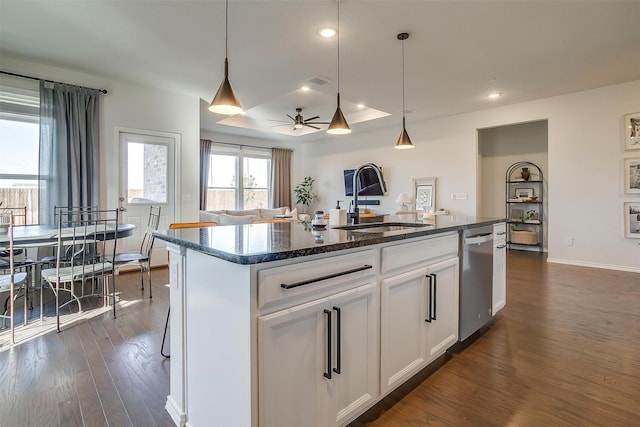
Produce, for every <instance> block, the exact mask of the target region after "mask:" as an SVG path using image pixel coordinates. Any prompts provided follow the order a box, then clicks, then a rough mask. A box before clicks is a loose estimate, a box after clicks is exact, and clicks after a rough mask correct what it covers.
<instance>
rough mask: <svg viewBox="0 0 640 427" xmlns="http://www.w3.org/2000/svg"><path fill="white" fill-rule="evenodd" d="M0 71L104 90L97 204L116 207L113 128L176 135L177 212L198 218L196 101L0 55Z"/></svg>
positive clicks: (198, 139) (101, 112) (198, 122)
mask: <svg viewBox="0 0 640 427" xmlns="http://www.w3.org/2000/svg"><path fill="white" fill-rule="evenodd" d="M0 60H1V62H2V69H3V71H9V72H14V73H19V74H26V75H31V76H34V77H40V78H44V79H48V80H56V81H61V82H65V83H71V84H76V85H82V86H88V87H93V88H100V89H107V90H108V92H109V93H108V94H106V95H100V159H101V164H100V184H101V186H100V204H101V206H102V207H104V208H108V209H114V208H116V207H117V206H118V170H117V168H116V167H115V165H116V164H117V163H116V162H117V158H116V153H117V147H118V141H117V134H116V129H118V128H129V129H132V128H133V129H144V130H150V131H161V132H171V133H176V134H179V135H180V136H181V141H182V153H181V170H182V174H181V177H180V182H181V185H180V189H181V199H182V203H181V210H182V212H183V213H184V215H183V220H196V219H197V217H198V215H197V212H198V197H199V196H198V194H199V193H198V182H199V180H198V168H197V167H196V168H194V167H193V166H192V165H198V164H199V163H198V162H199V160H198V159H199V156H200V147H199V145H200V143H199V141H200V119H199V105H200V104H199V103H200V100H199V99H198V98H194V97H189V96H185V95H181V94H177V93H173V92H166V91H163V90H160V89H157V88H151V87H146V86H140V85H135V84H130V83H124V82H119V81H115V80H111V79H108V78H105V77H101V76H96V75H90V74H86V73H82V72H79V71H74V70H69V69H64V68H60V67H56V66H52V65H48V64H42V63H37V62H34V61H30V60H27V59H24V58H17V57H12V56H7V55H3V56H2V57H0Z"/></svg>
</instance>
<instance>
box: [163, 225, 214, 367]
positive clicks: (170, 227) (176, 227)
mask: <svg viewBox="0 0 640 427" xmlns="http://www.w3.org/2000/svg"><path fill="white" fill-rule="evenodd" d="M216 225H218V223H217V222H213V221H202V222H174V223H173V224H169V230H180V229H185V228H204V227H213V226H216ZM170 314H171V305H169V308H168V309H167V320H166V321H165V323H164V333H163V334H162V344H161V345H160V354H161V355H162V357H164V358H166V359H169V358H171V355H170V354H169V353H166V354H165V352H164V343H165V341H166V339H167V329H168V328H169V315H170Z"/></svg>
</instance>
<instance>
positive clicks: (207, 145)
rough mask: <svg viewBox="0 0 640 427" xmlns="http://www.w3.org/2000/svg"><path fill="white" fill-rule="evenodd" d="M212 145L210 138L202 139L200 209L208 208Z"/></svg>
mask: <svg viewBox="0 0 640 427" xmlns="http://www.w3.org/2000/svg"><path fill="white" fill-rule="evenodd" d="M211 147H213V141H211V140H209V139H201V140H200V210H201V211H204V210H206V209H207V188H208V186H209V165H210V164H211V162H210V161H209V160H210V159H209V158H210V157H211Z"/></svg>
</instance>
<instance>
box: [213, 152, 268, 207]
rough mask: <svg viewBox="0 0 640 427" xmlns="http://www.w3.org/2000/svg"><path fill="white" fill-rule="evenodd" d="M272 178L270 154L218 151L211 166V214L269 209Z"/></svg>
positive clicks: (214, 153) (214, 154)
mask: <svg viewBox="0 0 640 427" xmlns="http://www.w3.org/2000/svg"><path fill="white" fill-rule="evenodd" d="M238 177H242V179H238ZM270 177H271V152H270V151H268V150H258V149H248V148H246V147H242V148H234V149H230V148H227V147H214V149H213V152H212V154H211V159H210V164H209V179H208V190H207V210H220V209H231V210H233V209H254V208H266V207H269V191H270V187H269V180H270Z"/></svg>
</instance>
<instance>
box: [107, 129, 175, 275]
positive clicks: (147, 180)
mask: <svg viewBox="0 0 640 427" xmlns="http://www.w3.org/2000/svg"><path fill="white" fill-rule="evenodd" d="M118 139H119V151H120V155H119V160H120V161H119V173H118V176H119V177H120V183H119V192H118V205H119V208H120V218H121V222H122V223H128V224H135V225H136V230H135V233H134V235H133V236H132V237H129V238H126V239H123V240H122V241H120V242H119V243H118V244H119V245H121V246H120V248H119V250H118V252H124V251H138V250H140V243H141V241H142V237H143V236H144V233H145V230H146V227H147V222H148V218H149V208H150V206H160V224H159V226H158V228H159V229H167V228H168V226H169V224H170V223H172V222H175V218H176V200H177V197H178V194H177V191H178V190H177V189H178V186H177V185H176V182H177V181H176V169H177V167H176V162H177V159H178V152H177V149H178V147H179V136H178V135H174V134H168V133H160V132H150V131H140V132H137V131H126V132H125V131H121V132H119V133H118ZM166 263H167V256H166V247H165V245H164V242H163V241H162V240H156V241H155V243H154V246H153V253H152V256H151V264H152V265H162V264H166Z"/></svg>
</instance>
